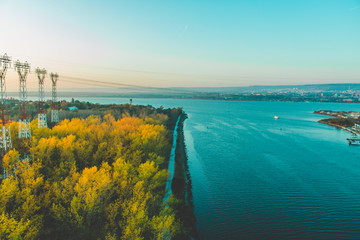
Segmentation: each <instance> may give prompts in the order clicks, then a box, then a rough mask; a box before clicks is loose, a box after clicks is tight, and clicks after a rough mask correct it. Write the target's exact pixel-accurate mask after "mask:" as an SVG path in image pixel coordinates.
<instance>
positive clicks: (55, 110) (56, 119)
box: [50, 73, 59, 123]
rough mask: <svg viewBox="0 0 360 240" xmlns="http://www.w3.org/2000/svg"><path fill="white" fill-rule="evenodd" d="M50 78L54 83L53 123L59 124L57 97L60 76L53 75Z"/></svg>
mask: <svg viewBox="0 0 360 240" xmlns="http://www.w3.org/2000/svg"><path fill="white" fill-rule="evenodd" d="M50 78H51V82H52V105H51V122H52V123H57V122H59V108H58V102H57V95H56V83H57V80H58V78H59V75H58V74H57V73H51V74H50Z"/></svg>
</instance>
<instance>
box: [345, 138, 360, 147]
mask: <svg viewBox="0 0 360 240" xmlns="http://www.w3.org/2000/svg"><path fill="white" fill-rule="evenodd" d="M346 140H348V142H349V145H356V146H360V138H359V137H352V138H347V139H346Z"/></svg>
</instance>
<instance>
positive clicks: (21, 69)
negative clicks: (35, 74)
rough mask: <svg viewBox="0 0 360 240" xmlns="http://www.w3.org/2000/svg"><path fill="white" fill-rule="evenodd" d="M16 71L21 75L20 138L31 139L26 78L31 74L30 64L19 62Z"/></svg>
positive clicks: (16, 63)
mask: <svg viewBox="0 0 360 240" xmlns="http://www.w3.org/2000/svg"><path fill="white" fill-rule="evenodd" d="M14 67H15V71H17V73H18V75H19V138H29V137H31V129H30V115H29V114H28V112H27V109H26V108H27V107H26V105H27V102H26V100H27V99H26V98H27V90H26V77H27V75H28V73H29V72H30V64H29V63H27V62H25V63H21V62H19V60H17V61H16V62H15V64H14Z"/></svg>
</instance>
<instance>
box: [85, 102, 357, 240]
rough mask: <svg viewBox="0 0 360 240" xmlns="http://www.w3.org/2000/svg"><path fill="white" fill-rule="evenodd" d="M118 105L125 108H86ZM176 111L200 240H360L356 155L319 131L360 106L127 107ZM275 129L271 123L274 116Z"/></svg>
mask: <svg viewBox="0 0 360 240" xmlns="http://www.w3.org/2000/svg"><path fill="white" fill-rule="evenodd" d="M80 100H86V101H90V102H99V103H102V104H105V103H125V102H128V99H116V98H92V99H89V98H88V99H80ZM133 104H145V105H148V104H149V105H153V106H155V107H159V106H160V105H162V106H164V107H183V108H184V111H185V112H186V113H187V114H188V119H187V120H186V121H185V124H184V136H185V144H186V147H187V154H188V158H189V162H188V163H189V171H190V176H191V180H192V192H193V202H194V207H195V215H196V218H197V225H196V228H197V231H198V233H199V238H200V239H360V147H356V146H348V144H347V141H346V138H347V137H349V136H351V134H350V133H348V132H346V131H343V130H338V129H336V128H334V127H331V126H328V125H324V124H321V123H317V121H318V120H319V119H322V118H325V117H324V116H320V115H315V114H313V113H312V112H313V111H315V110H319V109H330V110H354V111H360V105H358V104H339V103H289V102H230V101H201V100H175V99H136V98H135V99H133ZM275 115H277V116H279V119H274V116H275Z"/></svg>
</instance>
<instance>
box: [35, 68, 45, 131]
mask: <svg viewBox="0 0 360 240" xmlns="http://www.w3.org/2000/svg"><path fill="white" fill-rule="evenodd" d="M35 73H36V75H37V77H38V79H39V112H38V128H42V127H47V119H46V112H45V107H44V105H45V96H44V79H45V76H46V70H45V69H44V68H43V69H40V68H37V69H36V70H35Z"/></svg>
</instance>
